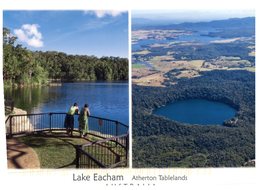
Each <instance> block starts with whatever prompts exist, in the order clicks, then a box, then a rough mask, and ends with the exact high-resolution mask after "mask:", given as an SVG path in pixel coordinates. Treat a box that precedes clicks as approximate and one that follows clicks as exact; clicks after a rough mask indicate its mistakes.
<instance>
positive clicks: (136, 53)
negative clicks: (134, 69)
mask: <svg viewBox="0 0 260 190" xmlns="http://www.w3.org/2000/svg"><path fill="white" fill-rule="evenodd" d="M148 53H151V52H150V51H149V50H142V51H137V52H133V53H132V54H133V55H146V54H148Z"/></svg>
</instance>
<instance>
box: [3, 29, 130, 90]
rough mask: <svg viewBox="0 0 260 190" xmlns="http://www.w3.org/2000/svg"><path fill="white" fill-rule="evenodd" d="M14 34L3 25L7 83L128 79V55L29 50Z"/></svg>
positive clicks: (4, 73) (23, 83)
mask: <svg viewBox="0 0 260 190" xmlns="http://www.w3.org/2000/svg"><path fill="white" fill-rule="evenodd" d="M16 39H17V38H16V37H15V36H13V35H12V34H11V32H10V30H9V29H7V28H4V29H3V44H4V46H3V56H4V59H3V60H4V66H3V76H4V83H5V85H6V86H10V85H19V86H24V85H41V84H46V83H47V82H48V81H53V80H54V81H55V80H58V81H79V80H86V81H95V80H106V81H113V80H128V59H126V58H119V57H101V58H97V57H95V56H85V55H67V54H65V53H62V52H56V51H47V52H41V51H36V52H33V51H30V50H28V49H26V48H24V47H22V46H21V45H19V44H18V45H15V43H16Z"/></svg>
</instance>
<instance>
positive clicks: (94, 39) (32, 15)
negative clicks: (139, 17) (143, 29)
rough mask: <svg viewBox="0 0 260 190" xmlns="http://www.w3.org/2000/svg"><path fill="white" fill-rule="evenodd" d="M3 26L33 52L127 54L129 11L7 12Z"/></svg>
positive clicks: (97, 54)
mask: <svg viewBox="0 0 260 190" xmlns="http://www.w3.org/2000/svg"><path fill="white" fill-rule="evenodd" d="M4 27H7V28H9V29H10V30H11V32H12V33H13V34H15V35H16V36H18V41H17V42H18V43H20V44H22V45H23V46H25V47H27V48H28V49H31V50H33V51H36V50H41V51H61V52H65V53H68V54H79V55H95V56H98V57H101V56H119V57H128V13H127V12H126V11H104V10H103V11H4Z"/></svg>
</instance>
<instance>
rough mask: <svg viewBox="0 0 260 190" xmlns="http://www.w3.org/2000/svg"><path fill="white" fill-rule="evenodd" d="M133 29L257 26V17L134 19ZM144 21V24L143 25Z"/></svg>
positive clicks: (251, 27)
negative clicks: (203, 20)
mask: <svg viewBox="0 0 260 190" xmlns="http://www.w3.org/2000/svg"><path fill="white" fill-rule="evenodd" d="M132 23H133V29H165V30H166V29H167V30H170V29H180V30H181V29H185V30H187V29H189V30H197V29H198V28H216V29H227V28H232V29H236V28H248V29H249V28H250V29H254V28H255V17H245V18H230V19H225V20H214V21H210V22H184V23H180V24H171V23H170V21H165V20H164V21H161V23H160V21H159V20H156V21H153V20H149V19H137V18H136V19H133V21H132ZM142 23H143V25H142Z"/></svg>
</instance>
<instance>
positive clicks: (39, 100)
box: [5, 83, 129, 125]
mask: <svg viewBox="0 0 260 190" xmlns="http://www.w3.org/2000/svg"><path fill="white" fill-rule="evenodd" d="M5 98H11V99H13V100H14V102H15V107H18V108H21V109H24V110H26V111H27V112H28V113H42V112H67V110H68V109H69V107H70V106H71V105H72V104H73V103H74V102H77V103H78V105H79V106H80V107H81V106H83V105H84V104H85V103H88V104H89V107H90V111H91V114H92V115H95V116H98V117H104V118H110V119H113V120H118V121H121V122H123V123H125V124H127V125H128V121H129V119H128V113H129V111H128V83H63V84H62V86H50V87H24V88H16V89H10V88H5Z"/></svg>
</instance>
